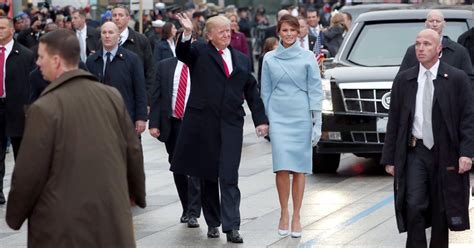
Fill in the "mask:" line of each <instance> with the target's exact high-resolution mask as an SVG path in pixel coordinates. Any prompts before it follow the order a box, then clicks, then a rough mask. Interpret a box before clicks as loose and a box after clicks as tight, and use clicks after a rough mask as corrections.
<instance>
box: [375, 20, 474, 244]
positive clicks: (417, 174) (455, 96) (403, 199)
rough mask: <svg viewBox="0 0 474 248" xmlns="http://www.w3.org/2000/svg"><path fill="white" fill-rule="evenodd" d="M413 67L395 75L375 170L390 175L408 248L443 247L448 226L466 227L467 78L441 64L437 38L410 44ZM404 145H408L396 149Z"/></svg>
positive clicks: (471, 130) (470, 130)
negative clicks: (428, 233) (378, 165)
mask: <svg viewBox="0 0 474 248" xmlns="http://www.w3.org/2000/svg"><path fill="white" fill-rule="evenodd" d="M415 49H416V57H417V59H418V61H419V63H418V64H417V65H415V66H413V67H411V68H409V69H407V70H404V71H402V72H400V73H398V75H397V76H396V78H395V80H394V83H393V86H392V95H391V103H390V111H389V119H388V125H387V133H386V135H385V141H384V142H385V143H384V147H383V154H382V159H381V164H383V165H385V170H386V171H387V173H389V174H391V175H392V176H394V177H395V180H394V190H395V212H396V218H397V225H398V230H399V231H400V232H407V233H408V235H407V242H406V246H407V247H413V248H415V247H427V240H426V235H425V229H426V228H427V227H429V226H431V241H430V247H448V244H449V238H448V228H449V229H450V230H452V231H463V230H466V229H469V211H468V205H469V173H466V172H467V171H469V170H470V169H471V166H472V160H471V158H472V157H474V113H473V104H472V101H473V97H472V91H471V86H470V81H469V78H468V76H467V75H466V73H465V72H463V71H461V70H459V69H457V68H454V67H452V66H450V65H448V64H447V63H445V62H442V61H440V60H439V58H438V54H439V52H440V51H441V43H440V36H439V35H438V33H437V32H436V31H434V30H431V29H425V30H423V31H421V32H420V33H419V34H418V36H417V38H416V44H415ZM400 144H406V145H400Z"/></svg>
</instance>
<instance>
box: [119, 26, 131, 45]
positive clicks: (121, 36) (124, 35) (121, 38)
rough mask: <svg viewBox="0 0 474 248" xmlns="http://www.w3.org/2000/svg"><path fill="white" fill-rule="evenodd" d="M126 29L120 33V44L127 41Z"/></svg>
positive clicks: (127, 33)
mask: <svg viewBox="0 0 474 248" xmlns="http://www.w3.org/2000/svg"><path fill="white" fill-rule="evenodd" d="M128 35H129V32H128V27H126V28H125V29H124V30H123V32H122V33H120V44H123V43H124V42H125V41H126V40H127V39H128Z"/></svg>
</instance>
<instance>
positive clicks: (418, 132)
mask: <svg viewBox="0 0 474 248" xmlns="http://www.w3.org/2000/svg"><path fill="white" fill-rule="evenodd" d="M438 68H439V60H438V61H437V62H436V64H434V65H433V66H432V67H431V68H430V69H429V70H428V69H426V68H425V67H423V65H421V64H420V70H419V72H418V79H417V81H418V89H417V91H416V105H415V120H414V121H413V130H412V134H413V136H415V137H416V138H417V139H421V138H422V137H423V130H422V127H423V90H424V88H425V80H426V75H425V73H426V71H430V73H431V79H432V80H433V81H434V80H435V79H436V75H437V73H438ZM433 93H434V87H433V92H431V94H432V95H433Z"/></svg>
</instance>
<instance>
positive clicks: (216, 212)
mask: <svg viewBox="0 0 474 248" xmlns="http://www.w3.org/2000/svg"><path fill="white" fill-rule="evenodd" d="M203 180H204V183H203V187H202V191H201V192H202V195H203V199H202V210H203V212H204V217H205V218H206V223H207V225H208V226H219V225H220V223H221V221H222V231H223V232H229V231H231V230H239V229H240V210H239V208H240V190H239V187H238V186H237V182H235V183H229V182H227V181H225V180H223V179H222V178H219V181H218V182H216V181H210V180H205V179H203ZM219 189H220V193H221V194H220V195H221V197H220V204H219Z"/></svg>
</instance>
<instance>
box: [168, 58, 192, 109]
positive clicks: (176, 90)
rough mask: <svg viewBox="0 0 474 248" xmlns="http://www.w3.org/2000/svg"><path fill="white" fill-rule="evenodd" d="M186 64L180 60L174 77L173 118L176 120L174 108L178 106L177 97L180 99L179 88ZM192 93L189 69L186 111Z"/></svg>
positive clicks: (185, 100) (185, 101) (185, 98)
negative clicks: (182, 71)
mask: <svg viewBox="0 0 474 248" xmlns="http://www.w3.org/2000/svg"><path fill="white" fill-rule="evenodd" d="M183 65H184V63H183V62H181V61H179V60H178V64H176V69H175V70H174V77H173V94H172V96H171V110H172V111H173V112H172V115H173V117H175V118H176V115H175V114H174V108H175V106H176V97H178V87H179V79H180V77H181V70H182V69H183ZM190 92H191V74H190V73H189V68H188V82H187V86H186V96H185V97H184V109H186V103H187V102H188V98H189V93H190Z"/></svg>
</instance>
